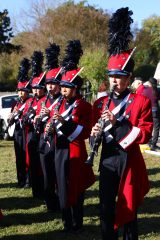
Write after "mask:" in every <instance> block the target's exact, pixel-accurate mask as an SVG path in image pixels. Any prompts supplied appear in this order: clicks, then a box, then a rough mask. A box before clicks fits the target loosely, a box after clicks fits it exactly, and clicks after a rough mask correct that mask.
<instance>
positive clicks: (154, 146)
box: [150, 145, 160, 152]
mask: <svg viewBox="0 0 160 240" xmlns="http://www.w3.org/2000/svg"><path fill="white" fill-rule="evenodd" d="M150 150H151V151H155V152H156V151H157V150H160V147H158V146H157V145H151V147H150Z"/></svg>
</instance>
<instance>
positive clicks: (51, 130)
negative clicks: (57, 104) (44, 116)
mask: <svg viewBox="0 0 160 240" xmlns="http://www.w3.org/2000/svg"><path fill="white" fill-rule="evenodd" d="M44 132H45V133H53V132H54V128H53V127H51V123H50V122H49V123H47V124H46V127H45V129H44Z"/></svg>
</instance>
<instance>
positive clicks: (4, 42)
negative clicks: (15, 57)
mask: <svg viewBox="0 0 160 240" xmlns="http://www.w3.org/2000/svg"><path fill="white" fill-rule="evenodd" d="M7 15H8V11H7V10H4V11H3V12H0V54H1V53H4V52H6V53H11V52H13V51H19V50H20V46H16V45H13V44H12V43H11V42H10V41H11V39H12V38H13V32H12V28H11V27H10V18H9V17H8V16H7Z"/></svg>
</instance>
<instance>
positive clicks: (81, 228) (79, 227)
mask: <svg viewBox="0 0 160 240" xmlns="http://www.w3.org/2000/svg"><path fill="white" fill-rule="evenodd" d="M73 231H74V232H76V233H80V232H82V231H83V226H82V225H74V226H73Z"/></svg>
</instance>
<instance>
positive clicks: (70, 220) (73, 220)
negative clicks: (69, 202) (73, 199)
mask: <svg viewBox="0 0 160 240" xmlns="http://www.w3.org/2000/svg"><path fill="white" fill-rule="evenodd" d="M83 204H84V193H82V194H81V195H80V196H79V198H78V200H77V203H76V204H75V205H74V206H72V207H69V208H65V209H63V210H62V221H63V225H64V229H68V230H70V229H72V228H75V230H76V229H79V228H81V227H82V226H83Z"/></svg>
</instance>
